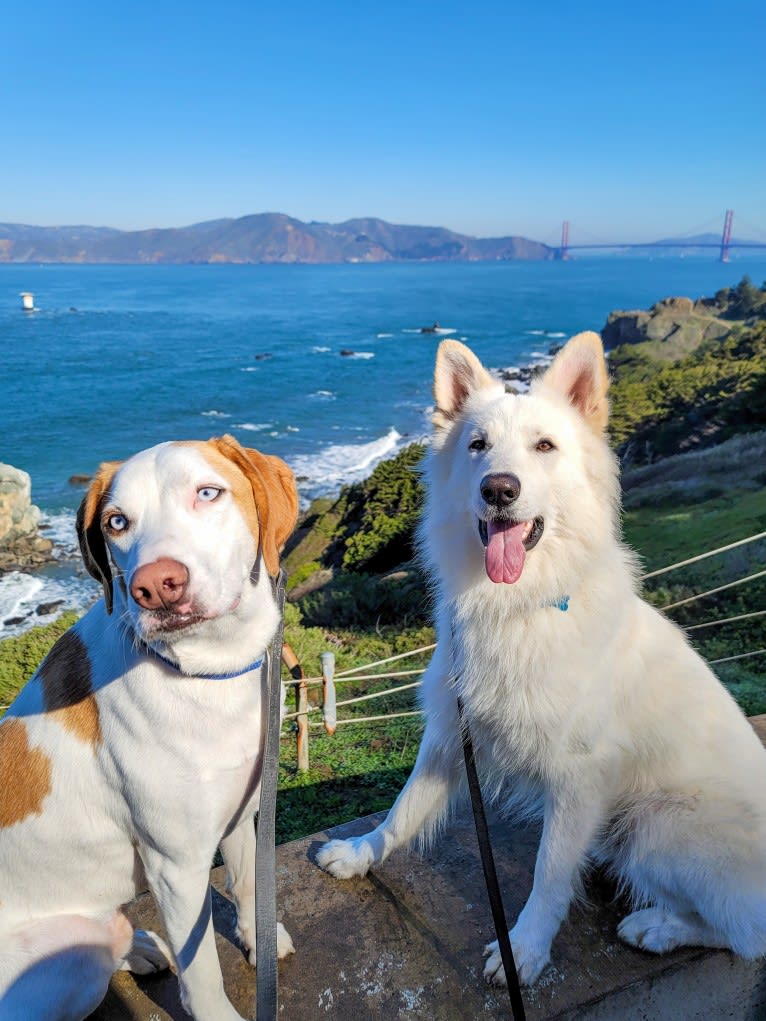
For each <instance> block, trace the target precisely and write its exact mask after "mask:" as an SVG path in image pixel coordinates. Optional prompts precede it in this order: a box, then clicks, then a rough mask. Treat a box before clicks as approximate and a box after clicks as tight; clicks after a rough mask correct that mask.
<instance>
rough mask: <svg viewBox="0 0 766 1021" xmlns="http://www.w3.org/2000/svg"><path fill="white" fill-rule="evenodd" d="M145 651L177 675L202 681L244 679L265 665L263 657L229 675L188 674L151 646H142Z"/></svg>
mask: <svg viewBox="0 0 766 1021" xmlns="http://www.w3.org/2000/svg"><path fill="white" fill-rule="evenodd" d="M142 648H143V651H144V652H146V653H147V655H149V656H154V658H155V659H158V660H159V661H160V662H161V663H164V664H165V666H167V667H170V669H171V670H175V671H176V673H178V674H181V676H183V677H193V678H195V679H196V680H200V681H229V680H231V679H232V678H234V677H242V676H243V675H244V674H249V673H250V671H251V670H258V668H259V667H261V666H262V665H263V656H261V658H260V659H256V660H255V662H254V663H248V665H247V666H245V667H242V669H241V670H234V671H232V672H231V673H229V674H187V673H186V671H185V670H182V669H181V667H180V666H179V665H178V663H174V662H173V660H172V659H167V657H165V656H163V655H162V653H161V652H157V650H156V649H153V648H152V647H151V645H142Z"/></svg>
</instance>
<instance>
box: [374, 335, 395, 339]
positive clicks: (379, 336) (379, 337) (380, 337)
mask: <svg viewBox="0 0 766 1021" xmlns="http://www.w3.org/2000/svg"><path fill="white" fill-rule="evenodd" d="M375 336H376V337H377V338H378V340H383V338H384V337H393V333H376V334H375Z"/></svg>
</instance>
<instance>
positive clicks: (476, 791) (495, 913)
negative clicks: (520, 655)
mask: <svg viewBox="0 0 766 1021" xmlns="http://www.w3.org/2000/svg"><path fill="white" fill-rule="evenodd" d="M457 714H458V720H459V722H460V735H461V738H462V741H463V757H464V758H465V771H466V774H467V776H468V790H469V791H470V793H471V808H472V809H473V821H474V824H475V826H476V838H477V840H478V842H479V854H480V855H481V866H482V868H483V870H484V882H485V883H486V886H487V896H488V897H489V906H490V909H491V911H492V921H493V922H494V923H495V932H496V933H497V942H498V945H499V947H500V957H501V959H502V962H503V968H504V969H505V978H506V981H507V983H508V996H509V998H510V1001H511V1013H512V1014H513V1018H514V1021H526V1014H525V1013H524V1000H523V999H522V997H521V988H520V986H519V976H518V974H517V972H516V963H515V961H514V960H513V948H512V947H511V941H510V939H509V937H508V923H507V922H506V920H505V909H504V908H503V899H502V897H501V896H500V885H499V884H498V881H497V872H496V870H495V858H494V855H493V854H492V844H491V843H490V840H489V829H488V827H487V816H486V814H485V812H484V802H483V801H482V797H481V787H480V785H479V776H478V774H477V772H476V759H475V757H474V753H473V741H472V740H471V732H470V730H469V729H468V721H467V720H466V717H465V711H464V709H463V702H462V700H461V698H460V695H457ZM259 1021H260V1019H259Z"/></svg>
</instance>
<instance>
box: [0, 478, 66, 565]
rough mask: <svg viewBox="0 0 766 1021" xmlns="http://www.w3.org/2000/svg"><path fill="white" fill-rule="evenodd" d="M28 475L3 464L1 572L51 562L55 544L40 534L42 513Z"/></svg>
mask: <svg viewBox="0 0 766 1021" xmlns="http://www.w3.org/2000/svg"><path fill="white" fill-rule="evenodd" d="M31 497H32V483H31V480H30V478H29V475H28V474H27V473H26V472H25V471H21V470H20V469H19V468H14V467H13V466H12V465H10V464H0V571H3V570H11V569H13V568H16V567H30V566H32V565H34V564H41V563H44V562H45V561H47V560H49V559H50V556H49V554H50V551H51V548H52V545H53V544H52V543H51V541H50V539H43V538H41V537H40V535H38V531H37V529H38V525H39V522H40V511H39V510H38V508H37V507H35V505H34V504H33V503H32V498H31Z"/></svg>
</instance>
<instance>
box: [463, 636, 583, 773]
mask: <svg viewBox="0 0 766 1021" xmlns="http://www.w3.org/2000/svg"><path fill="white" fill-rule="evenodd" d="M555 623H557V622H555V621H554V623H553V625H551V624H550V622H543V625H542V626H538V627H537V629H536V633H530V629H529V627H528V626H527V625H525V624H524V623H523V622H519V623H514V622H509V621H504V622H503V624H504V626H503V629H502V632H501V635H502V640H498V629H497V627H496V626H494V625H493V622H492V620H491V619H485V620H483V621H474V622H473V623H472V626H471V627H470V628H467V629H466V628H464V629H462V631H461V645H462V658H463V663H462V667H461V676H460V681H459V685H460V690H461V694H462V696H463V701H464V703H465V706H466V709H467V711H468V714H469V718H470V719H471V721H472V734H473V736H474V741H475V743H476V744H477V747H479V749H481V747H482V746H483V747H484V749H485V754H486V755H488V756H491V760H493V761H495V762H497V764H498V766H500V767H501V768H502V769H504V770H509V771H511V772H521V773H527V774H530V775H532V776H539V775H541V774H544V773H546V772H548V771H549V769H550V767H551V763H552V762H553V761H554V760H555V759H557V758H558V749H559V746H560V744H561V738H562V733H563V732H564V731H566V730H568V729H569V727H570V725H571V721H572V720H573V719H574V718H575V717H577V716H578V715H579V708H578V706H577V698H576V686H574V685H573V684H572V683H571V673H570V672H569V670H568V668H567V661H568V658H569V655H568V653H567V650H566V646H562V643H561V636H560V635H559V634H558V633H557V632H556V630H555ZM570 665H571V664H570ZM567 678H569V681H568V680H567Z"/></svg>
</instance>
